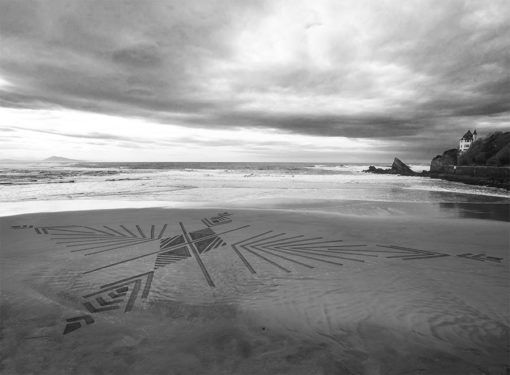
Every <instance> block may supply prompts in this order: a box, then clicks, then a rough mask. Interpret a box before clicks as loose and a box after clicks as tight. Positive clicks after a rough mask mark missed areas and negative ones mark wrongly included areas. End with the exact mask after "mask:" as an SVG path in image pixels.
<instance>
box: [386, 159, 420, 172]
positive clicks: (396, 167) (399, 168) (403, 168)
mask: <svg viewBox="0 0 510 375" xmlns="http://www.w3.org/2000/svg"><path fill="white" fill-rule="evenodd" d="M391 170H392V171H393V172H394V173H395V174H400V175H403V176H414V175H415V174H416V173H415V172H413V170H412V169H411V168H409V166H408V165H407V164H405V163H404V162H402V160H400V159H399V158H395V159H394V160H393V164H392V165H391Z"/></svg>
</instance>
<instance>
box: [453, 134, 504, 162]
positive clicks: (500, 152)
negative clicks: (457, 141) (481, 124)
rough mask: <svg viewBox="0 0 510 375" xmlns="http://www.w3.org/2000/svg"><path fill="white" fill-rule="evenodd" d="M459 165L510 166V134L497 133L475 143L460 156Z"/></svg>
mask: <svg viewBox="0 0 510 375" xmlns="http://www.w3.org/2000/svg"><path fill="white" fill-rule="evenodd" d="M458 165H459V166H463V165H487V166H492V167H505V166H510V132H504V133H503V132H496V133H493V134H491V135H490V136H488V137H486V138H480V139H478V140H477V141H475V142H473V144H472V145H471V147H470V148H469V150H467V151H466V152H464V153H463V154H461V155H460V156H459V160H458Z"/></svg>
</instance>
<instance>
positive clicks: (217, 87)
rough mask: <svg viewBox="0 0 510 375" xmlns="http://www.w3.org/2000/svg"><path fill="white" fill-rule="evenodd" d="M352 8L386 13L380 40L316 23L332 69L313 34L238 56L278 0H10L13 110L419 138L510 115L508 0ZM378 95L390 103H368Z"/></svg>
mask: <svg viewBox="0 0 510 375" xmlns="http://www.w3.org/2000/svg"><path fill="white" fill-rule="evenodd" d="M339 4H343V6H344V7H346V9H349V8H350V7H351V6H352V7H354V6H355V5H356V6H361V9H362V11H363V12H366V13H369V14H372V16H373V17H372V18H370V22H371V23H370V24H368V25H361V24H359V25H358V24H355V25H354V26H356V27H358V29H359V28H364V30H365V34H366V35H368V36H366V35H365V34H362V33H360V34H359V35H361V36H364V37H365V39H363V41H359V40H358V39H356V37H357V36H358V34H357V33H356V30H358V29H356V27H353V29H352V33H351V34H352V35H342V34H341V33H340V32H336V31H335V29H331V32H329V33H327V31H328V30H329V29H328V27H329V28H331V26H332V25H330V24H328V22H327V20H321V19H320V17H319V18H314V17H315V16H314V17H312V18H307V19H306V20H304V21H303V27H302V29H303V34H302V35H303V40H304V39H306V38H307V37H308V35H311V34H309V33H313V32H316V31H318V32H326V34H324V35H325V37H324V40H323V41H322V42H323V43H324V44H325V45H327V47H326V48H325V50H326V54H327V55H328V57H329V65H327V66H323V67H318V65H317V64H316V63H313V61H314V58H315V56H314V55H313V52H311V51H308V50H307V47H306V43H304V42H303V43H301V42H300V41H298V42H297V43H295V44H293V45H289V46H288V49H289V50H293V51H294V50H295V51H297V52H296V53H295V55H296V56H295V58H294V59H291V60H289V61H284V62H279V63H268V64H265V65H264V64H263V65H260V64H253V65H251V64H250V62H249V61H247V62H242V61H241V62H239V61H238V56H237V55H236V52H237V48H238V47H239V46H238V45H236V44H235V43H234V42H233V41H234V40H235V39H236V38H237V37H238V36H239V35H242V34H243V33H244V32H245V31H246V30H249V29H250V27H252V25H253V24H255V23H256V21H258V20H260V19H264V17H266V16H268V15H271V13H272V12H273V11H274V9H275V7H274V6H273V5H274V2H267V3H266V2H257V3H252V4H248V3H247V2H239V1H234V0H216V1H207V2H206V1H189V2H181V1H163V0H161V1H159V0H155V1H143V2H142V1H130V0H123V1H106V2H105V1H102V0H85V1H68V0H44V1H43V0H19V1H12V0H0V33H1V40H0V43H2V54H1V55H0V77H2V78H4V79H5V80H6V81H7V82H9V85H7V86H5V87H2V88H1V91H0V105H1V106H4V107H12V108H29V109H32V108H71V109H77V110H85V111H92V112H101V113H107V114H113V115H118V116H135V117H143V118H150V119H153V120H156V121H160V122H162V123H172V124H183V125H186V126H195V127H207V128H229V127H236V128H238V127H252V128H260V129H265V128H272V129H279V130H282V131H285V132H290V133H300V134H308V135H320V136H346V137H354V138H395V137H397V138H401V139H402V140H405V141H406V142H411V143H412V142H418V139H420V140H421V141H425V142H434V139H436V140H437V137H438V135H439V134H443V135H455V134H458V133H459V132H463V131H464V130H465V129H466V128H470V127H471V125H472V124H473V123H474V122H475V121H476V120H478V119H479V118H480V117H481V116H482V117H483V116H485V117H487V118H488V119H489V120H487V121H488V125H487V127H489V128H490V118H491V116H498V115H501V114H505V113H509V112H510V97H509V96H510V78H509V77H510V57H509V52H508V51H510V5H509V4H510V3H509V2H508V1H506V0H493V1H486V0H478V1H467V0H466V1H462V0H452V1H432V0H431V1H406V2H405V3H402V2H395V1H380V2H363V1H362V2H359V3H358V2H351V3H349V2H339ZM359 4H361V5H359ZM287 6H290V5H289V4H287ZM353 20H354V21H355V18H353ZM351 21H352V20H351ZM354 21H352V22H354ZM289 26H294V25H293V24H291V25H289ZM311 26H313V27H311ZM324 30H325V31H324ZM279 37H280V36H279V35H274V38H275V39H276V40H278V39H279ZM262 52H264V51H261V53H262ZM224 86H225V87H226V88H225V87H224ZM272 97H274V101H271V100H269V99H267V98H272ZM288 97H296V98H298V99H297V100H298V104H297V105H295V106H291V105H286V104H285V100H284V99H286V98H288ZM324 98H326V99H327V98H329V101H327V103H326V104H324V103H322V102H321V100H323V99H324ZM364 99H365V100H366V101H367V102H371V101H373V100H376V101H378V104H377V105H368V106H367V107H366V108H365V107H364V106H363V107H362V105H361V104H359V107H360V108H357V106H358V104H356V103H358V102H359V103H364V102H363V100H364ZM315 101H317V103H322V104H317V106H315V107H314V105H313V103H314V102H315ZM344 101H345V103H346V104H345V105H342V103H344ZM268 102H269V103H272V104H274V107H273V108H266V106H265V104H266V103H268ZM299 103H308V105H309V106H310V108H316V110H310V109H308V110H306V111H305V110H301V108H300V105H299ZM328 103H329V104H328ZM349 103H351V104H349ZM352 103H355V104H352ZM353 107H354V108H353ZM296 108H297V109H296ZM363 108H365V109H363ZM103 136H104V137H103V139H111V138H107V135H103ZM410 136H411V138H406V137H410ZM412 136H416V138H412ZM87 137H89V138H102V137H101V134H97V135H94V134H89V135H88V136H87ZM119 140H122V137H119ZM431 144H432V143H431Z"/></svg>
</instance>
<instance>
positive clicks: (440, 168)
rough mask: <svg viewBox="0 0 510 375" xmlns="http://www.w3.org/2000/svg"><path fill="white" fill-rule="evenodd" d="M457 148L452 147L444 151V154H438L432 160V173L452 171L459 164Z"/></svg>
mask: <svg viewBox="0 0 510 375" xmlns="http://www.w3.org/2000/svg"><path fill="white" fill-rule="evenodd" d="M457 152H458V151H457V149H456V148H452V149H451V150H447V151H445V152H443V155H437V156H436V157H435V158H434V159H432V161H431V162H430V173H450V172H451V171H453V170H454V168H453V167H454V166H455V165H457Z"/></svg>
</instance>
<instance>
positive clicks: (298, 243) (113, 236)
mask: <svg viewBox="0 0 510 375" xmlns="http://www.w3.org/2000/svg"><path fill="white" fill-rule="evenodd" d="M201 223H202V224H203V225H204V228H202V229H198V230H193V231H188V230H187V229H186V226H185V224H184V223H182V222H179V226H178V227H176V226H174V227H171V226H169V224H168V223H165V224H159V225H155V224H149V225H141V224H135V225H103V226H101V227H92V226H83V225H65V226H46V227H35V226H33V225H17V226H13V227H12V229H34V230H35V232H36V233H37V234H45V235H48V236H49V237H50V238H51V239H52V240H54V241H55V243H56V244H58V245H62V246H65V247H67V248H68V249H69V251H70V252H71V253H76V255H82V256H86V257H90V256H98V257H101V256H102V255H103V254H105V253H108V254H109V253H110V252H112V251H117V252H118V251H119V250H122V249H125V248H129V247H133V246H138V247H139V246H142V248H143V245H145V244H148V243H157V244H158V245H159V246H158V250H155V251H149V252H147V253H143V254H140V255H136V256H132V257H129V258H126V259H122V260H120V261H116V262H110V263H107V262H105V263H104V264H102V265H100V266H99V267H96V268H93V269H88V270H84V271H83V272H82V275H87V274H91V273H95V272H99V271H103V270H105V271H108V269H110V268H112V267H116V266H118V265H121V264H126V263H129V262H133V261H137V260H139V259H141V258H146V257H154V265H153V267H152V268H151V269H150V270H147V272H144V273H141V274H137V275H126V277H125V278H122V279H120V280H113V281H112V282H110V283H108V284H105V285H102V286H100V287H99V288H98V289H97V290H95V291H91V292H90V293H88V294H86V295H83V296H82V298H83V302H82V305H83V307H84V308H85V310H86V312H87V313H88V314H83V313H82V314H81V315H79V316H76V317H72V318H69V319H67V320H66V326H65V328H64V332H63V334H64V335H66V334H68V333H70V332H73V331H76V330H78V329H80V328H82V327H83V326H85V325H90V324H92V323H94V319H93V318H92V316H91V315H90V314H97V313H103V312H107V311H114V310H118V311H123V312H125V313H127V312H130V311H131V310H133V308H134V306H135V304H136V303H137V301H138V300H146V299H147V297H148V296H149V293H150V289H151V284H152V281H153V279H154V278H155V277H157V275H158V270H159V269H161V268H164V267H167V266H169V265H172V264H175V263H178V262H180V261H183V260H186V259H194V260H195V261H196V262H197V265H198V267H199V269H200V271H201V273H202V275H203V278H204V281H205V282H206V284H207V285H208V286H209V287H210V288H215V287H216V285H215V282H214V280H213V277H212V276H211V274H210V272H209V270H208V269H207V259H205V258H204V257H207V254H208V253H209V252H214V251H217V250H218V249H220V248H224V247H226V246H227V240H226V239H225V238H224V236H225V235H227V234H229V233H232V232H237V231H241V230H243V229H246V228H249V227H250V226H249V225H243V226H237V227H233V228H231V227H230V226H226V227H221V226H223V225H227V224H232V223H233V219H232V214H230V213H228V212H223V213H218V214H216V215H215V216H212V217H207V218H204V219H201ZM223 228H225V229H223ZM222 229H223V230H222ZM175 230H178V231H179V232H178V233H175ZM241 233H242V232H241ZM252 233H253V232H252ZM255 233H257V232H255ZM226 248H229V249H231V251H232V255H233V256H236V257H237V258H238V259H239V260H240V261H241V263H242V264H243V265H244V266H245V268H246V269H247V271H248V272H249V273H251V274H256V273H257V266H255V265H254V264H259V265H260V264H266V265H267V266H268V269H273V270H274V272H278V273H281V272H283V273H284V274H285V273H291V272H292V270H293V269H308V270H313V269H316V268H320V267H321V266H325V265H328V266H334V267H342V266H344V265H345V264H346V263H352V262H356V263H365V262H366V261H367V260H369V259H373V258H384V259H394V260H401V261H410V260H414V261H419V260H426V259H435V258H443V257H450V254H447V253H443V252H437V251H431V250H420V249H414V248H410V247H403V246H398V245H391V244H390V245H383V244H372V245H369V244H361V243H354V244H353V243H344V241H343V240H342V239H334V240H327V239H324V238H322V237H306V236H304V235H301V234H297V235H296V234H287V233H284V232H275V231H273V230H268V231H265V232H260V233H257V234H254V235H250V236H246V238H244V239H242V240H241V241H237V242H235V243H230V246H228V247H226ZM457 257H460V258H463V259H468V260H476V261H480V262H496V263H500V262H501V260H502V258H496V257H491V256H488V255H485V254H484V253H481V254H476V255H475V254H471V253H465V254H460V255H457ZM255 260H256V262H254V261H255ZM291 265H292V267H291Z"/></svg>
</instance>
